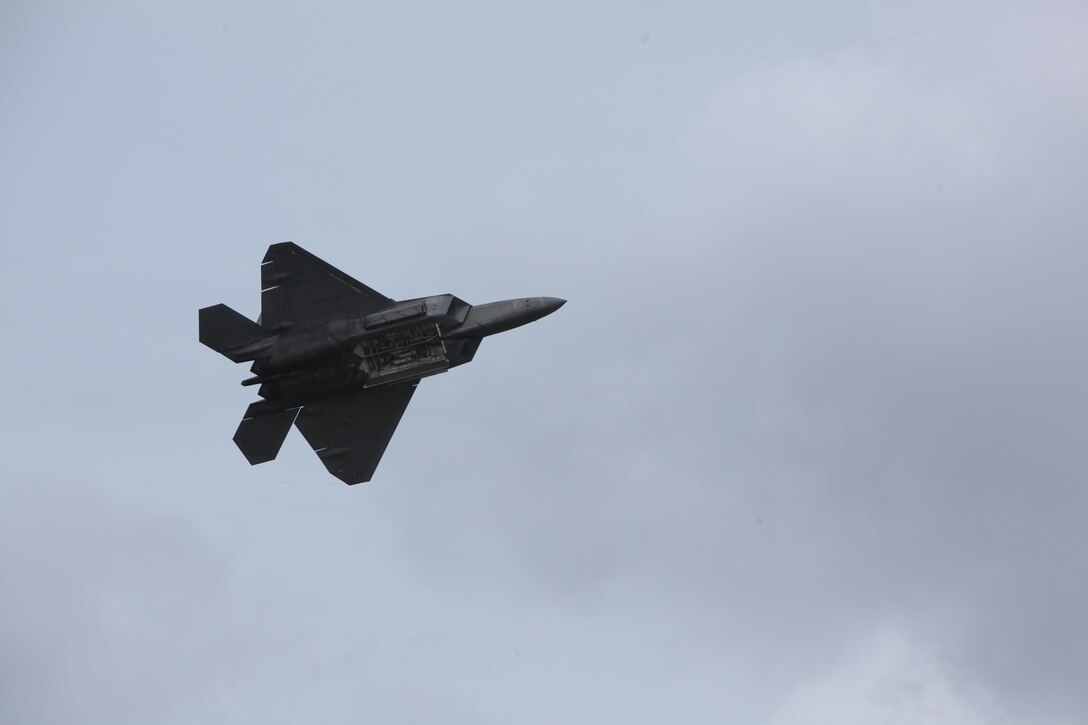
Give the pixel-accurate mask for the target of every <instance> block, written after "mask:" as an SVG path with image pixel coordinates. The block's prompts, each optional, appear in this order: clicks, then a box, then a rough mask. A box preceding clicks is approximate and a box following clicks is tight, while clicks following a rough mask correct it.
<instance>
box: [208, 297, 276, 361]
mask: <svg viewBox="0 0 1088 725" xmlns="http://www.w3.org/2000/svg"><path fill="white" fill-rule="evenodd" d="M272 335H273V333H272V332H269V331H268V330H266V329H264V328H263V327H261V326H260V325H258V324H257V323H256V322H254V321H253V320H250V319H249V318H247V317H245V316H243V315H241V314H239V313H237V312H235V311H234V310H232V309H231V308H229V307H227V306H226V305H213V306H212V307H205V308H204V309H202V310H200V341H201V342H202V343H204V344H205V345H207V346H208V347H210V348H211V349H213V350H215V351H216V352H218V353H220V354H222V355H224V356H226V357H228V358H230V359H231V360H233V361H234V362H245V361H246V360H256V359H257V358H258V357H260V356H261V353H262V352H264V351H265V349H266V345H264V344H262V342H263V341H264V340H266V339H267V340H270V339H271V337H272Z"/></svg>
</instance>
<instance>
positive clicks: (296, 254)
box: [261, 242, 393, 330]
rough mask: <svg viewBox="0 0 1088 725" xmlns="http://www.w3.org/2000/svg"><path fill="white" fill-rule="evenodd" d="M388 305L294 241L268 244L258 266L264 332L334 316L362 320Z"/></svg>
mask: <svg viewBox="0 0 1088 725" xmlns="http://www.w3.org/2000/svg"><path fill="white" fill-rule="evenodd" d="M392 301H393V300H391V299H389V298H388V297H386V296H385V295H383V294H382V293H380V292H377V291H376V290H372V289H371V288H369V287H367V286H366V285H365V284H363V283H362V282H360V281H359V280H357V279H353V278H352V277H349V276H348V275H346V274H344V273H343V272H341V271H340V270H338V269H337V268H336V267H334V266H332V265H331V264H329V263H328V262H325V261H324V260H322V259H319V258H317V257H315V256H314V255H312V254H310V253H309V252H307V251H306V250H305V249H303V248H302V247H300V246H298V245H297V244H295V243H294V242H283V243H282V244H273V245H272V246H270V247H269V248H268V253H267V254H265V255H264V262H263V263H262V264H261V325H262V326H263V327H265V328H266V329H269V330H277V329H279V328H281V327H285V326H288V325H290V326H291V327H292V328H294V329H295V330H304V329H306V328H308V327H315V326H318V325H324V324H325V323H326V322H328V320H329V318H330V317H331V316H332V315H334V314H337V313H341V314H344V315H345V316H346V317H353V316H359V317H361V316H363V315H369V314H370V313H371V312H374V311H376V310H378V309H379V308H381V307H383V306H384V305H387V304H389V303H391V302H392Z"/></svg>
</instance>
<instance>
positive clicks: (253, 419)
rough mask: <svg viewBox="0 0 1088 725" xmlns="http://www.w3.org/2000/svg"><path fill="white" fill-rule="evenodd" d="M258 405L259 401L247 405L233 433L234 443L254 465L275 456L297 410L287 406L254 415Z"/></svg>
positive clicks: (272, 458)
mask: <svg viewBox="0 0 1088 725" xmlns="http://www.w3.org/2000/svg"><path fill="white" fill-rule="evenodd" d="M260 405H261V404H260V403H254V404H253V405H251V406H249V408H248V409H247V410H246V415H245V417H244V418H242V422H241V423H239V424H238V430H237V432H235V434H234V443H235V444H236V445H237V446H238V449H239V450H241V451H242V454H243V455H244V456H245V457H246V460H247V461H249V462H250V464H251V465H254V466H255V465H257V464H258V463H267V462H268V461H271V460H274V459H275V458H276V455H277V454H279V452H280V447H281V446H282V445H283V440H284V438H286V437H287V431H289V430H291V424H292V423H294V422H295V416H296V415H298V410H299V409H298V408H288V409H287V410H281V411H277V412H275V413H267V414H265V415H254V408H255V407H257V406H260Z"/></svg>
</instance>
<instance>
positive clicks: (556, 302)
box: [540, 297, 567, 315]
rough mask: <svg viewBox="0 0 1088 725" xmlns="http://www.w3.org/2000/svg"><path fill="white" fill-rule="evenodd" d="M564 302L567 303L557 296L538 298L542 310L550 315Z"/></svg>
mask: <svg viewBox="0 0 1088 725" xmlns="http://www.w3.org/2000/svg"><path fill="white" fill-rule="evenodd" d="M565 304H567V301H566V300H564V299H560V298H558V297H541V298H540V307H541V309H543V310H544V314H545V315H550V314H551V313H553V312H555V311H556V310H558V309H559V308H560V307H562V306H563V305H565Z"/></svg>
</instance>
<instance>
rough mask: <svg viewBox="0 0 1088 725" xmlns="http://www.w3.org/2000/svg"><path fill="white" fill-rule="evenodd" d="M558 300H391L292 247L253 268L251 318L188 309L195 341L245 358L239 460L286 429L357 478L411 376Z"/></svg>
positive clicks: (217, 309) (343, 476)
mask: <svg viewBox="0 0 1088 725" xmlns="http://www.w3.org/2000/svg"><path fill="white" fill-rule="evenodd" d="M565 301H566V300H561V299H558V298H556V297H523V298H521V299H515V300H505V301H503V302H491V303H489V304H484V305H470V304H468V303H467V302H465V301H464V300H462V299H459V298H457V297H454V296H453V295H451V294H445V295H436V296H434V297H420V298H418V299H412V300H403V301H400V302H398V301H395V300H392V299H390V298H388V297H386V296H385V295H383V294H380V293H378V292H376V291H374V290H372V289H371V288H369V287H367V286H366V285H365V284H363V283H361V282H358V281H357V280H354V279H352V278H351V277H349V276H348V275H346V274H344V273H343V272H341V271H340V270H338V269H336V268H335V267H332V266H331V265H329V264H326V263H325V262H323V261H322V260H320V259H318V258H317V257H315V256H314V255H312V254H310V253H309V252H307V251H306V250H305V249H302V248H301V247H299V246H298V245H297V244H294V243H292V242H285V243H283V244H273V245H272V246H271V247H269V248H268V253H267V254H265V257H264V262H263V263H262V264H261V316H260V318H258V321H257V322H253V321H252V320H249V319H247V318H246V317H244V316H242V315H240V314H239V313H237V312H235V311H234V310H232V309H231V308H229V307H227V306H226V305H214V306H212V307H205V308H204V309H202V310H200V341H201V342H202V343H204V344H205V345H207V346H208V347H210V348H211V349H213V350H215V351H217V352H219V353H222V354H223V355H224V356H226V357H228V358H230V359H231V360H233V361H234V362H236V363H240V362H250V361H252V362H253V365H252V367H251V368H250V370H251V371H252V373H253V376H252V377H250V378H248V379H246V380H243V381H242V385H259V386H260V387H259V388H258V389H257V394H258V395H259V396H260V397H261V398H262V400H260V401H258V402H256V403H253V404H252V405H250V406H249V409H248V410H247V411H246V414H245V416H244V417H243V418H242V422H241V424H240V425H239V426H238V431H237V432H236V433H235V434H234V442H235V443H236V444H237V445H238V448H240V449H241V451H242V453H243V454H244V455H245V457H246V459H248V460H249V462H250V463H251V464H254V465H256V464H258V463H264V462H266V461H271V460H273V459H274V458H275V457H276V454H278V453H279V450H280V446H282V445H283V441H284V439H285V438H286V437H287V432H288V431H289V430H290V429H291V424H292V423H294V424H295V426H296V427H297V428H298V429H299V431H300V432H301V433H302V435H303V437H305V438H306V441H307V442H308V443H309V444H310V446H311V447H313V449H314V452H315V453H317V455H318V456H319V457H320V458H321V461H322V462H323V463H324V464H325V467H326V468H328V469H329V472H330V473H332V475H334V476H336V477H337V478H339V479H340V480H341V481H343V482H344V483H348V484H353V483H363V482H365V481H369V480H370V479H371V477H372V476H373V475H374V470H375V469H376V468H377V467H378V462H379V461H380V460H381V458H382V454H383V453H384V452H385V448H386V446H387V445H388V444H389V439H390V438H392V437H393V431H394V430H396V428H397V424H398V423H399V422H400V418H401V416H402V415H403V414H404V409H405V408H406V407H408V402H409V401H410V400H411V399H412V394H413V393H414V392H415V390H416V385H418V384H419V381H420V379H421V378H424V377H427V376H428V375H436V374H438V373H444V372H446V371H447V370H449V369H450V368H453V367H457V366H458V365H463V364H465V363H467V362H469V361H471V360H472V357H473V356H474V355H475V354H476V350H477V349H478V348H479V347H480V341H481V340H482V339H483V338H485V337H487V336H488V335H494V334H495V333H497V332H504V331H506V330H511V329H513V328H515V327H519V326H521V325H524V324H526V323H527V322H532V321H533V320H539V319H540V318H541V317H544V316H545V315H549V314H551V313H552V312H555V311H556V310H558V309H559V308H560V307H562V306H563V304H564V302H565Z"/></svg>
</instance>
